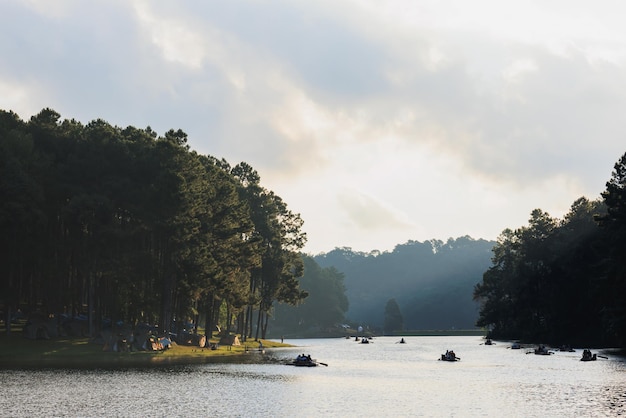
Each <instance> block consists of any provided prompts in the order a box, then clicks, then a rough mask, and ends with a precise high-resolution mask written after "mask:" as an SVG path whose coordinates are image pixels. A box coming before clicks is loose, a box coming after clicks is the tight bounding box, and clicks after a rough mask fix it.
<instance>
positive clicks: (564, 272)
mask: <svg viewBox="0 0 626 418" xmlns="http://www.w3.org/2000/svg"><path fill="white" fill-rule="evenodd" d="M474 297H475V298H476V299H477V300H479V301H481V302H482V307H481V310H480V317H479V320H478V325H479V326H482V327H486V328H488V329H490V336H491V337H492V338H519V339H523V340H526V341H543V342H546V343H552V344H569V345H572V346H580V345H584V346H619V347H622V348H624V347H626V154H624V156H622V157H621V158H620V159H619V161H618V162H617V163H616V164H615V167H614V170H613V173H612V177H611V178H610V180H609V181H608V182H607V183H606V190H605V191H604V192H602V194H601V199H598V200H588V199H586V198H580V199H578V200H576V201H575V202H574V203H573V204H572V206H571V208H570V211H569V212H568V213H567V214H566V215H565V216H564V218H563V219H555V218H552V217H551V216H550V215H549V214H548V213H546V212H544V211H542V210H539V209H536V210H534V211H533V212H532V214H531V217H530V220H529V223H528V225H527V226H524V227H521V228H519V229H516V230H510V229H507V230H505V231H504V232H503V233H502V234H501V235H500V237H499V238H498V242H497V244H496V245H495V247H494V248H493V258H492V266H491V267H490V268H489V269H488V270H487V271H486V272H485V274H484V275H483V280H482V282H481V283H479V284H477V285H476V287H475V289H474Z"/></svg>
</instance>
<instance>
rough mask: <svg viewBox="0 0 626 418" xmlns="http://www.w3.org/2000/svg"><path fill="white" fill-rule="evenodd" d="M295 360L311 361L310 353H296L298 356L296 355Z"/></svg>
mask: <svg viewBox="0 0 626 418" xmlns="http://www.w3.org/2000/svg"><path fill="white" fill-rule="evenodd" d="M296 361H313V360H312V359H311V355H310V354H308V355H304V354H298V357H296Z"/></svg>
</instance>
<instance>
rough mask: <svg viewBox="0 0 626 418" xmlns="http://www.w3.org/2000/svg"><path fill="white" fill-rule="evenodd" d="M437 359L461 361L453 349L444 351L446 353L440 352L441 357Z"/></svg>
mask: <svg viewBox="0 0 626 418" xmlns="http://www.w3.org/2000/svg"><path fill="white" fill-rule="evenodd" d="M439 360H441V361H461V358H460V357H457V356H456V354H454V351H452V350H450V351H446V354H442V355H441V358H440V359H439Z"/></svg>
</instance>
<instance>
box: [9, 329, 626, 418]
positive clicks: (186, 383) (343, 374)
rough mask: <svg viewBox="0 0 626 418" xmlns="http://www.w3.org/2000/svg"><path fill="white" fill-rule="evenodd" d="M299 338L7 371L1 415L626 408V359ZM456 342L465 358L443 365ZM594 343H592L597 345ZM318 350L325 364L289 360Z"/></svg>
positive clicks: (476, 345)
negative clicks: (259, 349) (161, 357)
mask: <svg viewBox="0 0 626 418" xmlns="http://www.w3.org/2000/svg"><path fill="white" fill-rule="evenodd" d="M406 340H407V344H397V341H398V338H392V337H379V338H375V339H374V340H372V343H371V344H358V343H355V342H354V341H353V340H345V339H324V340H293V341H287V342H289V343H292V344H295V345H298V347H297V348H290V349H276V350H266V353H265V354H259V353H253V354H250V355H248V356H247V357H246V358H245V359H244V361H242V362H239V363H236V364H233V363H228V364H225V363H220V364H194V365H184V366H164V367H160V368H154V369H150V368H148V369H146V368H144V369H118V370H91V371H88V370H75V369H72V370H54V369H51V370H32V371H23V370H2V371H0V381H1V382H2V390H3V396H2V397H1V398H0V411H3V412H2V416H8V417H33V416H44V415H45V416H81V417H85V416H87V417H95V416H105V415H106V416H115V417H126V416H128V417H138V416H148V415H150V416H156V417H161V416H175V417H178V416H180V417H186V416H218V417H221V416H228V417H232V416H236V417H251V416H273V417H276V416H278V417H294V416H298V417H313V416H315V417H318V416H337V417H350V416H354V417H357V416H359V417H360V416H364V415H368V416H426V417H428V416H435V417H438V416H446V417H447V416H456V417H467V416H504V415H508V416H524V417H535V416H541V417H553V416H559V417H563V416H565V417H570V416H571V417H578V416H618V415H620V414H621V415H626V410H625V408H626V379H625V378H624V377H625V376H626V375H625V371H626V365H625V363H624V362H623V360H622V359H620V358H618V357H615V356H613V355H609V360H603V361H600V360H598V361H595V362H588V363H584V362H580V361H579V358H580V352H575V353H560V352H558V353H556V354H554V355H551V356H536V355H534V354H531V355H527V354H525V351H524V350H511V349H508V344H506V343H501V342H496V345H493V346H484V345H481V342H482V340H481V339H480V338H477V337H408V338H406ZM447 349H454V351H455V352H456V354H457V355H458V356H459V357H460V358H461V361H459V362H456V363H449V362H442V361H438V359H439V358H440V355H441V354H442V353H443V352H445V350H447ZM595 351H596V350H594V352H595ZM303 352H304V353H307V354H309V353H310V354H311V355H312V356H313V357H315V358H317V359H318V360H319V361H322V362H324V363H327V364H328V367H324V366H319V367H311V368H308V367H293V366H287V365H285V363H286V362H288V361H290V360H291V359H293V358H294V357H295V356H296V355H297V354H301V353H303Z"/></svg>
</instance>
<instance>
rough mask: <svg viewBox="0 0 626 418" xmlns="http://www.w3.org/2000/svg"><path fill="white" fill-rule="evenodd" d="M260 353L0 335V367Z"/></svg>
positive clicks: (147, 363) (131, 363) (158, 362)
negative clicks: (121, 347) (117, 347)
mask: <svg viewBox="0 0 626 418" xmlns="http://www.w3.org/2000/svg"><path fill="white" fill-rule="evenodd" d="M260 341H262V342H263V348H264V349H268V348H271V349H275V348H281V347H293V346H292V345H289V344H283V343H280V342H276V341H272V340H260ZM258 352H259V341H249V342H247V343H242V344H241V345H239V346H219V347H218V348H217V349H215V350H212V349H210V348H202V347H199V346H191V345H179V344H175V343H174V344H172V346H171V348H169V349H167V350H163V351H130V352H114V351H104V350H103V346H102V345H100V344H96V343H93V342H90V341H89V338H87V337H77V338H55V339H48V340H29V339H26V338H24V337H23V336H22V335H21V333H16V334H14V335H11V336H9V337H7V336H6V335H1V334H0V369H3V370H6V369H42V368H80V369H107V368H113V369H116V368H143V367H163V366H172V365H185V364H201V363H224V362H236V361H240V360H242V359H245V358H247V357H248V356H250V355H255V354H257V353H258Z"/></svg>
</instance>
